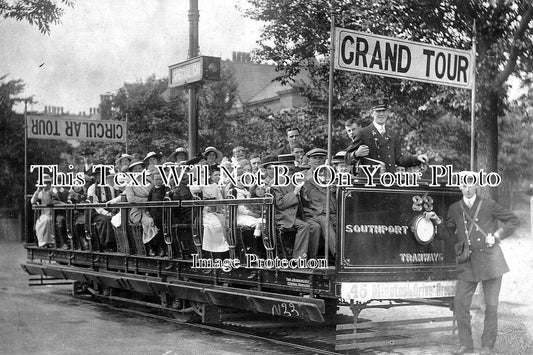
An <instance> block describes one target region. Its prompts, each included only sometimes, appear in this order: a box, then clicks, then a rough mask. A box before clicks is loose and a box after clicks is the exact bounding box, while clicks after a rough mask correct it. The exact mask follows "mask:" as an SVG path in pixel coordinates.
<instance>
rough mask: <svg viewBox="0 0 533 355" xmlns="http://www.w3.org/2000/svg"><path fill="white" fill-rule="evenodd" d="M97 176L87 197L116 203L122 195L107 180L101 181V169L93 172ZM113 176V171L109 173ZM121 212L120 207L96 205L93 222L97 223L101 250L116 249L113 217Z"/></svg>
mask: <svg viewBox="0 0 533 355" xmlns="http://www.w3.org/2000/svg"><path fill="white" fill-rule="evenodd" d="M92 174H93V177H94V178H95V182H94V184H92V185H91V186H89V188H88V189H87V199H88V200H89V202H90V203H106V202H109V203H116V202H119V201H120V196H116V191H115V189H114V188H112V187H110V186H109V185H108V184H107V183H106V182H104V183H101V182H100V178H101V177H100V175H101V174H100V169H95V171H94V172H93V173H92ZM109 176H110V177H111V178H112V177H113V175H112V173H110V174H109ZM118 212H119V210H118V208H113V209H112V208H103V207H96V208H95V209H94V213H93V222H94V223H95V224H96V233H97V234H98V244H99V246H100V251H115V250H116V240H115V233H114V231H113V225H112V224H111V219H112V218H113V216H115V215H116V214H117V213H118Z"/></svg>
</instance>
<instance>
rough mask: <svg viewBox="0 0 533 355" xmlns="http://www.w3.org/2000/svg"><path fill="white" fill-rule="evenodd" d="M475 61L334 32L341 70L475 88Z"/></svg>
mask: <svg viewBox="0 0 533 355" xmlns="http://www.w3.org/2000/svg"><path fill="white" fill-rule="evenodd" d="M473 59H474V57H473V55H472V52H471V51H466V50H458V49H452V48H446V47H440V46H434V45H430V44H425V43H420V42H413V41H407V40H403V39H398V38H393V37H385V36H379V35H375V34H372V33H364V32H358V31H353V30H348V29H344V28H336V29H335V64H334V68H335V69H339V70H345V71H352V72H360V73H366V74H373V75H381V76H387V77H393V78H399V79H408V80H415V81H422V82H426V83H432V84H439V85H447V86H453V87H459V88H465V89H472V86H473V75H472V72H473V64H474V63H473Z"/></svg>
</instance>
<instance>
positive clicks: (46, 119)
mask: <svg viewBox="0 0 533 355" xmlns="http://www.w3.org/2000/svg"><path fill="white" fill-rule="evenodd" d="M26 124H27V127H28V138H37V139H79V140H88V141H100V142H126V122H123V121H108V120H80V119H77V118H65V117H54V116H32V115H28V120H27V123H26Z"/></svg>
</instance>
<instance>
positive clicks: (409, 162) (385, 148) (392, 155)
mask: <svg viewBox="0 0 533 355" xmlns="http://www.w3.org/2000/svg"><path fill="white" fill-rule="evenodd" d="M372 116H373V118H374V121H373V122H372V123H371V124H369V125H368V126H366V127H364V128H362V129H361V130H360V131H359V132H358V133H357V135H356V136H355V138H354V139H353V143H352V144H350V146H349V147H348V149H347V152H346V161H347V162H348V163H350V164H357V163H360V164H367V165H375V164H376V160H378V161H379V162H382V163H383V164H384V166H385V171H387V172H392V173H394V172H395V171H396V166H403V167H405V168H407V167H412V166H417V165H420V164H425V163H427V161H428V156H427V155H426V154H420V155H418V156H415V155H409V154H402V151H401V150H400V138H399V136H398V135H397V134H396V132H394V131H392V130H391V129H389V128H387V127H386V123H387V119H388V117H389V111H388V106H387V100H386V99H383V98H381V99H377V100H374V101H373V106H372ZM361 146H366V147H368V149H365V150H361V149H359V148H360V147H361ZM365 158H370V159H373V161H371V160H368V159H365Z"/></svg>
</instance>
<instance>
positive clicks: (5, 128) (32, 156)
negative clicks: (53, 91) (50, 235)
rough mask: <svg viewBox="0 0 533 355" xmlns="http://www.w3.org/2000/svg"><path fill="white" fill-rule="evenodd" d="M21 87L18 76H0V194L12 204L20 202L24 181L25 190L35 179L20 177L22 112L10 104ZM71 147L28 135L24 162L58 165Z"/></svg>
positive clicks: (34, 177) (17, 205)
mask: <svg viewBox="0 0 533 355" xmlns="http://www.w3.org/2000/svg"><path fill="white" fill-rule="evenodd" d="M23 91H24V83H23V82H22V80H20V79H17V80H7V75H4V76H2V77H0V167H1V169H2V173H1V174H0V195H1V196H2V197H3V201H5V202H6V203H8V204H9V205H11V206H15V207H20V206H22V199H21V196H23V192H24V183H25V184H26V186H27V188H28V192H29V193H33V189H34V184H35V180H36V176H33V175H31V174H30V175H29V178H28V180H27V181H24V116H23V115H20V114H17V113H15V112H14V111H13V104H14V103H15V101H16V100H17V96H18V95H20V94H21V93H22V92H23ZM71 151H72V149H71V147H70V146H69V145H68V144H67V143H66V142H63V141H56V144H53V145H51V144H50V141H49V140H42V139H31V140H28V164H29V165H40V164H47V165H48V164H58V165H61V162H62V161H63V159H62V158H61V154H62V153H63V152H65V153H69V152H71ZM28 173H29V171H28ZM21 182H23V183H21Z"/></svg>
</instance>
